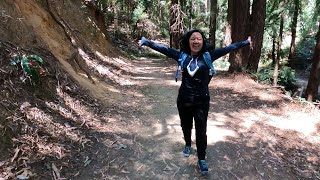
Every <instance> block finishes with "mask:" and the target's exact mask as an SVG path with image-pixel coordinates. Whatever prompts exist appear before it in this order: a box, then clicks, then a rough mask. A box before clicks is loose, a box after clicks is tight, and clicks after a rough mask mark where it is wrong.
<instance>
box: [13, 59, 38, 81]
mask: <svg viewBox="0 0 320 180" xmlns="http://www.w3.org/2000/svg"><path fill="white" fill-rule="evenodd" d="M32 60H34V61H36V62H39V63H40V64H43V62H44V61H43V60H42V58H41V57H39V56H37V55H28V56H26V55H18V56H15V57H14V58H13V59H12V60H11V63H10V64H11V65H20V66H21V67H22V70H23V71H24V73H25V74H26V75H28V76H29V77H30V78H31V79H32V80H33V81H35V82H36V83H38V82H39V73H38V71H37V70H36V69H35V68H34V67H33V66H32ZM30 65H31V66H30Z"/></svg>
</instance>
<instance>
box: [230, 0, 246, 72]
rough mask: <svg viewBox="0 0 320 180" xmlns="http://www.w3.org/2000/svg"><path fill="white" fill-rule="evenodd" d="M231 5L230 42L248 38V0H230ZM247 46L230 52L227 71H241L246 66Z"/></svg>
mask: <svg viewBox="0 0 320 180" xmlns="http://www.w3.org/2000/svg"><path fill="white" fill-rule="evenodd" d="M231 1H233V6H232V11H233V12H232V24H231V31H232V32H231V38H232V42H233V43H235V42H239V41H243V40H245V39H247V38H248V34H249V33H248V27H249V22H250V19H249V15H250V14H249V13H250V12H249V9H250V0H241V1H239V0H231ZM249 49H250V48H249V47H246V48H241V49H239V50H237V51H234V52H232V53H230V56H229V62H230V66H229V70H228V71H229V72H231V73H232V72H235V71H237V72H241V71H242V70H243V67H246V65H247V62H248V55H249Z"/></svg>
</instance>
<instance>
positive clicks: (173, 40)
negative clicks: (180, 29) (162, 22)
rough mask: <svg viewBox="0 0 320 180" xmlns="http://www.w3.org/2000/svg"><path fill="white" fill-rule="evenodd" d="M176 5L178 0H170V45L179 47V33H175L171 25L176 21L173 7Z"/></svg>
mask: <svg viewBox="0 0 320 180" xmlns="http://www.w3.org/2000/svg"><path fill="white" fill-rule="evenodd" d="M176 5H178V0H171V9H170V11H171V13H170V14H171V17H170V47H173V48H179V33H176V32H175V31H176V30H175V29H173V28H172V27H173V26H175V24H176V23H178V22H177V14H176V13H175V11H174V9H173V8H174V7H175V6H176Z"/></svg>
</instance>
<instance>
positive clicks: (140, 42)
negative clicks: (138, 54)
mask: <svg viewBox="0 0 320 180" xmlns="http://www.w3.org/2000/svg"><path fill="white" fill-rule="evenodd" d="M138 43H139V47H141V46H143V45H146V43H147V39H146V38H145V37H143V36H142V37H141V39H140V40H139V42H138Z"/></svg>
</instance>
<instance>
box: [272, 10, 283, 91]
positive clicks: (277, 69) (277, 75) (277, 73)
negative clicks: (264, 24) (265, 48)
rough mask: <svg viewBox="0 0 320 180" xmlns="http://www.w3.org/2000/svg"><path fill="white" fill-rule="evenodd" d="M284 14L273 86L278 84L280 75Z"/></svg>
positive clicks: (281, 19) (281, 20)
mask: <svg viewBox="0 0 320 180" xmlns="http://www.w3.org/2000/svg"><path fill="white" fill-rule="evenodd" d="M283 21H284V20H283V14H281V15H280V32H279V37H278V47H277V48H278V49H277V58H276V63H275V65H274V72H273V86H277V85H278V77H279V66H280V52H281V44H282V34H283Z"/></svg>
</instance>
